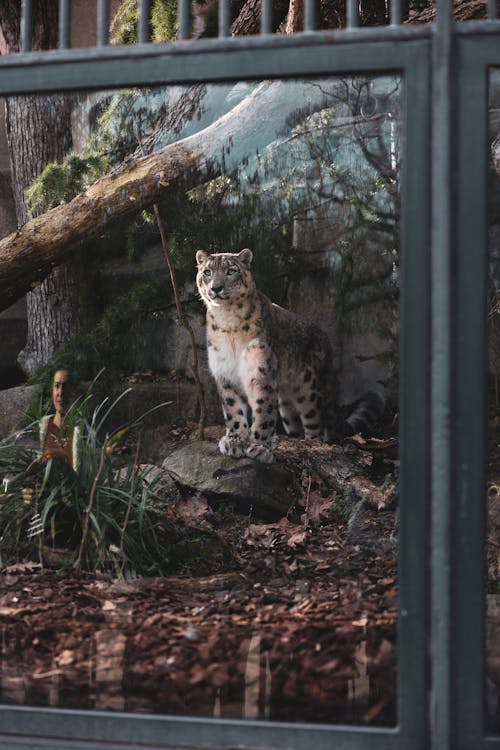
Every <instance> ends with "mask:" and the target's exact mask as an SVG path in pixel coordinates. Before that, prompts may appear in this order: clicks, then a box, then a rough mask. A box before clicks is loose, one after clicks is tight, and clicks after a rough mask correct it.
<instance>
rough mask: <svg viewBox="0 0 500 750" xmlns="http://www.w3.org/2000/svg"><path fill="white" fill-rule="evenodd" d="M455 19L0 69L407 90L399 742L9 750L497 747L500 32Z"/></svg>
mask: <svg viewBox="0 0 500 750" xmlns="http://www.w3.org/2000/svg"><path fill="white" fill-rule="evenodd" d="M443 5H444V6H446V7H448V10H449V0H446V2H444V3H441V6H443ZM442 19H443V16H442V15H441V16H438V21H437V26H436V27H434V26H432V27H430V26H427V27H418V28H411V29H410V28H409V29H406V28H401V27H395V28H389V29H381V30H377V29H375V30H359V31H356V30H352V31H349V32H343V33H304V34H298V35H295V36H293V37H290V38H276V37H271V36H267V35H264V36H261V37H252V38H243V39H229V38H224V39H219V40H211V41H207V42H196V43H194V42H193V43H192V42H179V43H175V44H171V45H164V46H162V45H136V46H134V47H131V48H110V47H103V48H97V49H92V50H84V51H82V50H75V51H71V50H60V51H56V52H48V53H29V54H22V55H16V56H10V57H8V58H4V59H2V58H0V94H1V95H2V96H7V95H11V94H22V93H28V92H37V93H38V92H47V91H53V90H66V91H73V90H76V89H80V90H89V89H98V88H113V87H120V86H132V85H152V84H161V83H180V82H184V83H187V82H195V81H206V80H208V79H209V80H211V81H214V82H216V81H226V80H242V79H261V78H273V77H274V78H292V77H304V76H305V77H309V78H312V77H316V76H334V75H344V74H353V75H355V74H358V73H359V74H365V73H370V74H377V73H379V74H385V73H399V74H401V76H402V78H403V81H404V94H403V127H404V130H403V132H404V139H403V159H402V162H403V173H402V183H401V192H402V223H401V246H402V253H401V298H400V299H401V302H400V311H401V324H400V376H401V377H400V381H401V393H400V438H401V440H400V445H401V448H400V459H401V477H400V490H401V493H400V494H401V511H400V536H399V550H400V553H399V554H400V559H399V623H398V725H397V727H395V728H390V729H375V728H360V727H355V726H353V727H350V726H349V727H347V726H334V725H332V726H323V725H321V726H320V725H299V724H285V723H275V722H260V721H255V722H249V721H229V720H210V719H194V718H177V717H167V716H165V717H164V716H154V717H152V716H142V715H131V714H125V715H123V714H122V715H117V714H111V713H102V712H97V711H92V712H85V711H66V710H56V709H37V708H27V707H0V750H15V749H18V750H21V749H22V750H28V748H29V749H30V750H31V749H35V748H37V749H41V748H51V750H56V749H60V750H66V749H67V750H69V749H70V748H72V749H73V750H79V749H80V748H81V749H82V750H83V748H87V749H89V750H90V748H94V749H95V750H97V748H116V750H118V749H119V748H123V749H124V748H127V747H128V748H141V747H143V748H150V749H153V748H166V747H171V748H173V747H213V748H226V749H229V748H234V747H238V748H270V747H276V748H285V747H286V748H288V749H290V750H307V749H308V748H310V747H312V748H314V749H315V750H330V748H334V749H335V750H348V749H349V750H365V749H366V750H368V748H370V750H377V749H380V750H391V748H394V749H396V748H398V750H405V749H407V750H417V749H418V750H424V749H425V750H427V748H433V749H434V750H448V749H449V750H451V748H458V750H462V748H463V750H465V748H467V750H471V749H475V748H482V747H490V746H494V747H496V746H497V745H498V746H499V747H500V738H498V739H496V738H485V737H484V721H483V716H484V702H483V688H482V685H483V674H484V668H483V666H484V665H483V661H484V659H483V645H484V635H483V633H484V601H485V598H484V593H485V592H484V585H483V573H484V548H483V542H484V525H485V518H484V515H485V513H484V480H485V471H484V462H485V372H486V366H485V363H486V331H485V278H486V257H487V256H486V228H487V217H486V208H485V207H486V164H487V142H486V124H487V75H488V66H489V65H500V48H499V44H498V41H499V37H500V25H499V24H498V23H497V22H494V21H490V22H488V23H484V24H483V23H470V24H467V25H463V26H461V27H457V28H456V29H453V28H452V27H451V25H450V24H449V23H448V22H443V20H442ZM228 71H230V75H229V74H228ZM457 118H458V120H457ZM457 122H458V125H457ZM431 186H432V189H431ZM431 214H432V217H433V219H432V222H431ZM431 240H432V253H431ZM478 260H479V262H478ZM431 313H432V314H431ZM431 417H432V418H431Z"/></svg>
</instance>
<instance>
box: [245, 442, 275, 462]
mask: <svg viewBox="0 0 500 750" xmlns="http://www.w3.org/2000/svg"><path fill="white" fill-rule="evenodd" d="M246 455H247V456H248V458H254V459H255V460H256V461H260V462H261V463H263V464H272V462H273V461H274V456H273V451H272V448H271V446H269V445H264V444H263V443H250V445H248V446H247V449H246Z"/></svg>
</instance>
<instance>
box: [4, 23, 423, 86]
mask: <svg viewBox="0 0 500 750" xmlns="http://www.w3.org/2000/svg"><path fill="white" fill-rule="evenodd" d="M353 33H354V32H353ZM410 36H412V35H410ZM413 38H414V40H415V41H414V43H415V44H418V43H419V42H418V41H416V40H417V36H416V35H414V36H413ZM341 40H342V41H346V42H348V35H342V36H341V37H340V38H338V37H337V36H336V35H329V34H324V35H317V34H304V35H294V36H286V35H280V37H279V38H278V37H274V36H269V35H268V36H262V37H261V36H252V37H245V38H244V39H242V38H238V39H236V38H228V39H225V40H207V41H206V42H200V43H197V42H174V43H170V44H168V45H150V44H148V45H142V46H141V45H134V46H127V47H117V46H114V45H113V46H107V47H101V48H96V49H93V50H92V54H89V50H86V51H85V50H72V51H71V52H70V51H62V50H61V51H55V52H53V53H51V54H50V55H49V54H47V53H30V54H29V55H24V56H21V55H18V56H15V57H14V56H12V57H10V58H3V57H1V56H0V95H4V96H6V95H11V94H22V93H29V92H32V91H37V92H38V93H41V92H49V91H55V90H60V91H76V90H87V89H99V88H119V87H124V86H127V87H128V86H141V85H145V86H153V85H161V84H169V83H197V82H204V81H207V80H211V81H221V80H222V81H224V80H234V81H238V80H241V79H244V78H249V77H250V78H253V79H256V80H261V79H263V78H290V77H297V76H307V75H313V74H317V75H334V74H335V73H338V74H342V73H354V72H356V71H360V72H361V71H363V72H368V71H373V72H385V71H398V70H401V69H403V68H404V67H405V66H406V65H407V64H409V61H410V60H411V56H412V55H411V53H412V49H413V45H398V44H393V43H390V42H389V43H387V42H385V43H384V42H380V43H377V42H373V43H369V42H366V43H365V44H363V45H354V44H349V43H346V44H341V43H340V41H341ZM335 41H338V42H339V43H336V44H333V43H332V42H335ZM278 50H279V52H278ZM256 53H258V54H256ZM14 60H15V61H16V62H17V64H14ZM103 61H105V63H106V64H105V65H103V64H102V63H103ZM62 62H64V63H65V64H61V63H62ZM9 63H10V64H9ZM208 71H210V75H208Z"/></svg>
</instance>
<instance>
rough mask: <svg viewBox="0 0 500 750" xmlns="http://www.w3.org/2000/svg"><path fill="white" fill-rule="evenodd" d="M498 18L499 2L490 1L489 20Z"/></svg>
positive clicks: (495, 0)
mask: <svg viewBox="0 0 500 750" xmlns="http://www.w3.org/2000/svg"><path fill="white" fill-rule="evenodd" d="M496 17H497V0H488V18H490V19H491V20H494V19H495V18H496Z"/></svg>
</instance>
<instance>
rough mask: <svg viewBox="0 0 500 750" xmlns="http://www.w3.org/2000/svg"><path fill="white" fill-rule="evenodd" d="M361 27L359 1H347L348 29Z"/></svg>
mask: <svg viewBox="0 0 500 750" xmlns="http://www.w3.org/2000/svg"><path fill="white" fill-rule="evenodd" d="M358 26H359V0H347V28H348V29H356V28H357V27H358Z"/></svg>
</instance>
